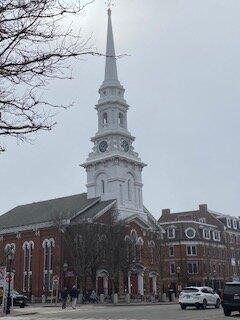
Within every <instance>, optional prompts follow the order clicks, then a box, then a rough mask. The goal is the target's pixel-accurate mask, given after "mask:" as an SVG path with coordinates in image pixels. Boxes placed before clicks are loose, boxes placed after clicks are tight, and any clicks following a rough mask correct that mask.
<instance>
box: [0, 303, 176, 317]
mask: <svg viewBox="0 0 240 320" xmlns="http://www.w3.org/2000/svg"><path fill="white" fill-rule="evenodd" d="M174 304H178V302H177V301H175V302H154V303H150V302H149V303H147V302H140V303H129V304H128V303H119V304H112V303H106V304H78V305H77V308H79V309H81V308H84V307H90V308H99V307H133V306H135V307H136V306H148V307H151V306H156V305H159V306H161V305H174ZM58 310H61V303H57V304H50V303H46V304H43V303H35V304H32V305H29V306H28V307H26V308H24V309H21V308H18V307H15V308H14V309H13V311H12V312H11V315H10V317H18V316H30V315H36V314H45V313H48V312H50V313H52V312H55V311H56V312H57V311H58ZM0 316H1V317H2V315H0ZM3 316H5V315H3ZM8 318H9V316H8Z"/></svg>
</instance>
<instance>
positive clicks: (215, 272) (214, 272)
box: [213, 269, 217, 291]
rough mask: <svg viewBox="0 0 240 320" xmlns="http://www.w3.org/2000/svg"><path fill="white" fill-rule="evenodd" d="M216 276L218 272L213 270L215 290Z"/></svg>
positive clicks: (214, 286) (214, 287)
mask: <svg viewBox="0 0 240 320" xmlns="http://www.w3.org/2000/svg"><path fill="white" fill-rule="evenodd" d="M216 275H217V271H216V269H214V270H213V290H214V291H215V290H216Z"/></svg>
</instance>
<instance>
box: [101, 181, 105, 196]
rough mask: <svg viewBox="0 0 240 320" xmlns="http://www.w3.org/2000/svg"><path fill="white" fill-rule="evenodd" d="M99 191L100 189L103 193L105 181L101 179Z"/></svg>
mask: <svg viewBox="0 0 240 320" xmlns="http://www.w3.org/2000/svg"><path fill="white" fill-rule="evenodd" d="M101 189H102V190H101V191H102V194H104V193H105V181H104V180H101Z"/></svg>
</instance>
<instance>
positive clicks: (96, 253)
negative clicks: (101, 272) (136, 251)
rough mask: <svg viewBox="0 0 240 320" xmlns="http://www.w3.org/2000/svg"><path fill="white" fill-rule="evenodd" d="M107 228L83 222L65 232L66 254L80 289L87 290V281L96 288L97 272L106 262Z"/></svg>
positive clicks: (69, 227) (71, 226) (98, 224)
mask: <svg viewBox="0 0 240 320" xmlns="http://www.w3.org/2000/svg"><path fill="white" fill-rule="evenodd" d="M105 231H106V230H105V226H104V225H103V224H100V223H93V222H91V223H89V222H81V223H78V224H74V225H70V226H68V227H67V228H66V230H64V232H63V243H64V246H65V254H66V255H68V258H69V262H70V264H71V265H72V267H73V269H74V271H75V273H76V276H77V278H78V283H79V286H80V289H81V290H82V289H85V288H86V283H87V279H88V278H90V279H91V280H92V286H93V287H95V281H96V272H97V269H98V268H99V266H100V265H101V264H102V263H103V260H104V251H105V238H104V237H102V236H103V235H104V233H105Z"/></svg>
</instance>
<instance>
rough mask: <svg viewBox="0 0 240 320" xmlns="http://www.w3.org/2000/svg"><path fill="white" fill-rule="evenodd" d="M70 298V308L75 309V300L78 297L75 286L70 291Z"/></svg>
mask: <svg viewBox="0 0 240 320" xmlns="http://www.w3.org/2000/svg"><path fill="white" fill-rule="evenodd" d="M70 295H71V298H72V308H73V309H76V304H77V299H78V295H79V291H78V289H77V287H76V286H73V287H72V290H71V292H70Z"/></svg>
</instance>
